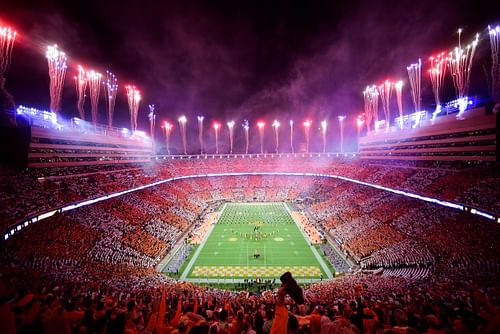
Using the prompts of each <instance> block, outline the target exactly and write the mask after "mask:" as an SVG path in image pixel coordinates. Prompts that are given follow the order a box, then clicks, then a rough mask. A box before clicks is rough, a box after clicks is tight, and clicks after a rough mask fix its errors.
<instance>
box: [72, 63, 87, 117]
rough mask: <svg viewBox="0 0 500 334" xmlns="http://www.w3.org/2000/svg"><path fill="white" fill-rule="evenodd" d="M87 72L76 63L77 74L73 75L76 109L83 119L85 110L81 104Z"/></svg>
mask: <svg viewBox="0 0 500 334" xmlns="http://www.w3.org/2000/svg"><path fill="white" fill-rule="evenodd" d="M87 82H88V81H87V74H86V73H85V70H84V69H83V67H82V66H81V65H78V75H77V76H75V86H76V109H77V110H78V114H79V115H80V119H83V120H85V110H84V109H83V105H84V104H85V91H86V89H87Z"/></svg>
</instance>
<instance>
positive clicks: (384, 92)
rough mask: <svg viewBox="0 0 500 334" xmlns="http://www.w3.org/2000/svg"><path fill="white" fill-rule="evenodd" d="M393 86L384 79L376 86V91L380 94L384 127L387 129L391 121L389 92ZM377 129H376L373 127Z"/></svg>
mask: <svg viewBox="0 0 500 334" xmlns="http://www.w3.org/2000/svg"><path fill="white" fill-rule="evenodd" d="M393 88H394V83H393V82H390V81H389V80H386V81H385V82H384V83H383V84H381V85H380V86H378V91H379V94H380V100H381V101H382V109H383V110H384V116H385V128H386V130H387V129H389V126H390V123H391V119H390V118H391V105H390V102H391V94H392V89H393ZM375 130H377V129H375Z"/></svg>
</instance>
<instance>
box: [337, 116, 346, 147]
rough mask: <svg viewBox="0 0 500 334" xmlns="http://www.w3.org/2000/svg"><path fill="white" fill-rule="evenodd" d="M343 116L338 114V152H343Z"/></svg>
mask: <svg viewBox="0 0 500 334" xmlns="http://www.w3.org/2000/svg"><path fill="white" fill-rule="evenodd" d="M345 118H346V117H345V116H339V117H338V119H339V125H340V152H341V153H344V120H345Z"/></svg>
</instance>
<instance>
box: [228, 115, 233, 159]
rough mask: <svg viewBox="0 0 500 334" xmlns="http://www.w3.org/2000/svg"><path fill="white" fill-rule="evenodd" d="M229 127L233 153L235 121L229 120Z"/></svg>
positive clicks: (230, 149) (230, 146) (230, 145)
mask: <svg viewBox="0 0 500 334" xmlns="http://www.w3.org/2000/svg"><path fill="white" fill-rule="evenodd" d="M227 128H228V129H229V154H233V139H234V121H229V122H227Z"/></svg>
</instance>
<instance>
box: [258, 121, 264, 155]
mask: <svg viewBox="0 0 500 334" xmlns="http://www.w3.org/2000/svg"><path fill="white" fill-rule="evenodd" d="M264 126H265V123H264V122H258V123H257V127H258V128H259V139H260V153H261V154H263V153H264Z"/></svg>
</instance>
